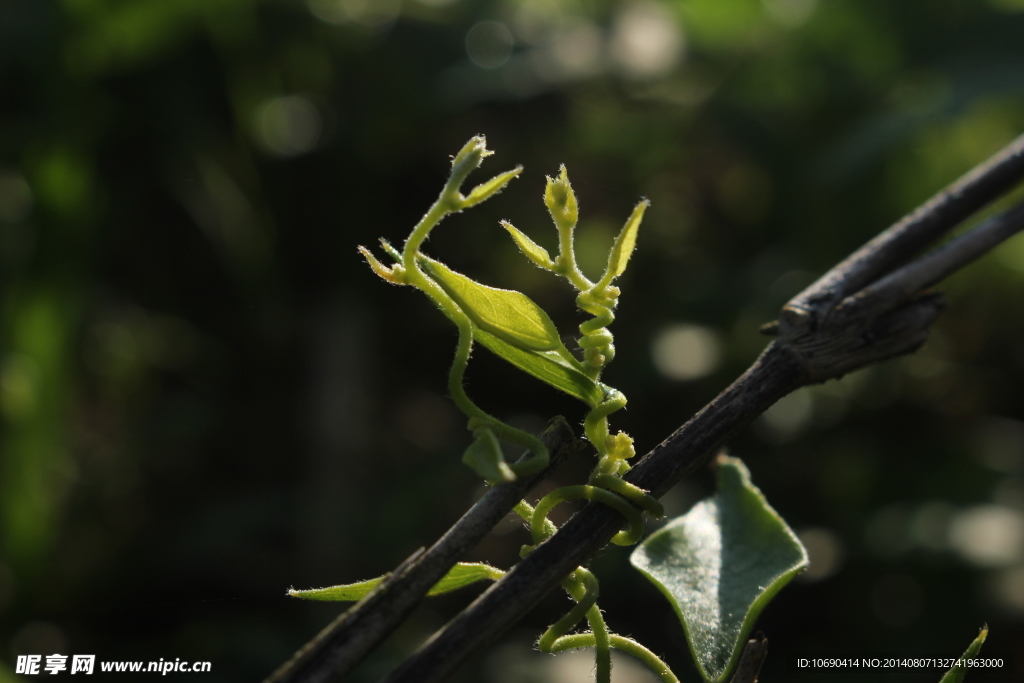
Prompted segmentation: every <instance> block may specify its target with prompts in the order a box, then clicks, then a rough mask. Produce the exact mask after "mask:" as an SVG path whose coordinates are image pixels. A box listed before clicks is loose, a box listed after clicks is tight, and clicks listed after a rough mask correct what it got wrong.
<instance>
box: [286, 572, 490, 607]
mask: <svg viewBox="0 0 1024 683" xmlns="http://www.w3.org/2000/svg"><path fill="white" fill-rule="evenodd" d="M504 575H505V572H503V571H501V570H500V569H498V568H497V567H492V566H491V565H489V564H485V563H483V562H459V563H458V564H456V565H455V566H454V567H452V568H451V569H449V570H448V573H447V574H445V575H444V577H442V578H441V580H440V581H438V582H437V583H435V584H434V587H433V588H431V589H430V590H429V591H428V592H427V595H429V596H434V595H443V594H444V593H451V592H452V591H455V590H458V589H460V588H465V587H466V586H469V585H472V584H474V583H476V582H478V581H484V580H487V581H497V580H498V579H500V578H501V577H502V576H504ZM387 576H388V575H387V574H385V575H384V576H378V577H377V578H375V579H368V580H366V581H359V582H358V583H349V584H344V585H341V586H331V587H330V588H311V589H309V590H295V589H294V588H289V589H288V595H290V596H291V597H293V598H302V599H304V600H320V601H323V602H354V601H356V600H362V599H363V598H364V597H366V596H367V595H368V594H369V593H370V591H372V590H373V589H374V588H376V587H377V586H378V585H380V582H381V581H383V580H384V579H385V578H386V577H387Z"/></svg>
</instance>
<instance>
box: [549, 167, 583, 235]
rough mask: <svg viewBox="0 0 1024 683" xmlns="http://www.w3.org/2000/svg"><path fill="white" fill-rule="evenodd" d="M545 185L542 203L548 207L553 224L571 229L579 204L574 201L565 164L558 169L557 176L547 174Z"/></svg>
mask: <svg viewBox="0 0 1024 683" xmlns="http://www.w3.org/2000/svg"><path fill="white" fill-rule="evenodd" d="M547 181H548V182H547V186H546V187H545V188H544V205H545V206H547V207H548V211H549V212H550V213H551V218H552V219H553V220H554V221H555V226H556V227H557V228H558V229H559V231H561V230H572V229H573V228H574V227H576V222H577V221H578V220H579V204H577V202H576V193H575V192H573V191H572V185H571V184H570V183H569V173H568V171H566V169H565V164H563V165H562V167H561V168H560V169H559V172H558V177H557V178H552V177H550V176H548V179H547Z"/></svg>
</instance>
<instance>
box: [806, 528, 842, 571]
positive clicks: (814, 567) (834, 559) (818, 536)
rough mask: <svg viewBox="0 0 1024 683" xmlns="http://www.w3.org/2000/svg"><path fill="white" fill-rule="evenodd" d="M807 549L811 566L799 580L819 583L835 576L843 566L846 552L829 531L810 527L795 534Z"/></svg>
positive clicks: (839, 541)
mask: <svg viewBox="0 0 1024 683" xmlns="http://www.w3.org/2000/svg"><path fill="white" fill-rule="evenodd" d="M797 536H799V537H800V542H801V543H803V544H804V547H805V548H806V549H807V554H808V555H809V556H810V558H811V565H810V566H809V567H808V568H807V571H805V572H804V573H803V574H800V578H801V579H802V580H803V581H821V580H822V579H827V578H828V577H830V576H832V575H833V574H835V573H836V572H837V571H839V570H840V569H841V568H842V566H843V561H844V560H845V559H846V551H845V549H844V548H843V542H842V540H841V539H840V538H839V536H838V535H837V534H836V533H835V532H834V531H831V530H829V529H824V528H820V527H811V528H807V529H802V530H800V531H799V532H797Z"/></svg>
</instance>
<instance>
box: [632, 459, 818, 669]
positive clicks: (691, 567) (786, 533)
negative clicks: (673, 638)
mask: <svg viewBox="0 0 1024 683" xmlns="http://www.w3.org/2000/svg"><path fill="white" fill-rule="evenodd" d="M630 561H631V562H632V563H633V566H635V567H636V568H637V569H639V570H640V572H641V573H643V574H644V576H646V577H647V578H648V579H650V581H651V582H652V583H654V585H655V586H657V587H658V589H659V590H661V592H662V593H664V595H665V597H666V598H668V600H669V602H670V603H672V607H673V608H675V610H676V614H677V615H678V616H679V619H680V621H681V622H682V624H683V630H684V631H685V632H686V638H687V641H688V642H689V645H690V651H691V652H692V653H693V658H694V661H696V662H697V665H698V668H699V670H700V672H701V675H702V676H703V677H704V680H706V681H723V680H726V676H727V675H728V674H729V671H730V670H731V669H732V667H733V666H734V665H735V663H736V661H737V659H738V658H739V655H740V652H741V651H742V648H743V645H744V643H745V642H746V639H747V635H748V633H749V632H750V629H751V627H752V626H753V625H754V621H755V620H756V619H757V616H758V615H759V614H760V613H761V610H763V609H764V607H765V605H767V604H768V602H769V601H770V600H771V599H772V598H773V597H774V596H775V594H776V593H778V591H779V589H781V588H782V587H783V586H784V585H786V584H787V583H788V582H789V581H790V580H791V579H792V578H793V577H794V576H796V574H797V573H798V572H800V571H801V570H802V569H804V568H805V567H806V566H807V564H808V560H807V552H806V551H805V550H804V547H803V546H802V545H801V544H800V541H799V540H798V539H797V537H796V535H795V534H793V532H792V531H791V530H790V528H789V527H788V526H786V523H785V522H784V521H783V520H782V518H781V517H779V515H778V513H776V512H775V510H773V509H772V508H771V507H770V506H769V505H768V503H767V501H766V500H765V499H764V496H763V495H762V494H761V492H760V491H759V490H758V489H757V487H755V486H754V485H753V484H751V483H750V473H749V472H748V471H747V468H746V467H745V466H744V465H743V463H742V462H741V461H740V460H739V459H737V458H729V457H722V458H720V459H719V468H718V493H717V494H716V495H714V496H712V497H711V498H708V499H706V500H704V501H702V502H700V503H698V504H697V505H695V506H694V507H693V509H692V510H690V511H689V512H688V513H686V514H685V515H683V516H682V517H679V518H677V519H675V520H674V521H672V522H671V523H669V524H668V525H667V526H665V527H664V528H662V529H661V530H660V531H658V532H656V533H654V534H652V535H651V536H650V538H648V539H647V540H646V541H644V542H643V543H642V544H641V545H640V546H639V547H638V548H637V549H636V550H635V551H634V552H633V554H632V556H631V558H630Z"/></svg>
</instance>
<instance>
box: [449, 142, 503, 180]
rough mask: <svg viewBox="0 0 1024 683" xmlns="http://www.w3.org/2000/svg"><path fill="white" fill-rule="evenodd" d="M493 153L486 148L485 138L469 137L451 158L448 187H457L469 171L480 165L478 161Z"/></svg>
mask: <svg viewBox="0 0 1024 683" xmlns="http://www.w3.org/2000/svg"><path fill="white" fill-rule="evenodd" d="M492 154H494V152H492V151H491V150H489V149H487V138H486V137H484V136H483V135H477V136H475V137H472V138H470V139H469V142H467V143H466V144H465V145H463V147H462V149H460V150H459V153H458V154H456V155H455V157H454V158H453V159H452V174H451V177H450V178H449V179H448V187H449V188H451V189H458V188H459V186H461V185H462V182H463V181H464V180H465V179H466V176H468V175H469V174H470V173H472V172H473V171H474V170H475V169H477V168H479V167H480V163H481V162H482V161H483V160H484V159H485V158H486V157H489V156H490V155H492Z"/></svg>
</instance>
